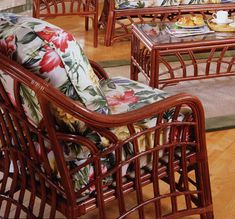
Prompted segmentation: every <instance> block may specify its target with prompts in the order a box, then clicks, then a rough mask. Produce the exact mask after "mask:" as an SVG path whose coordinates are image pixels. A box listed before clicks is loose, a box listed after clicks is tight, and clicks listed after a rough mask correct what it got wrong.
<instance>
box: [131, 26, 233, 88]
mask: <svg viewBox="0 0 235 219" xmlns="http://www.w3.org/2000/svg"><path fill="white" fill-rule="evenodd" d="M167 24H168V23H161V24H155V25H152V24H151V25H149V24H137V25H136V24H134V25H133V29H132V30H133V32H132V33H133V34H132V41H131V79H133V80H138V76H139V74H140V73H142V74H143V75H144V76H145V77H146V78H147V79H148V80H149V85H150V86H152V87H156V88H163V87H165V86H167V85H172V84H176V83H178V82H181V81H187V80H198V79H208V78H214V77H224V76H232V75H235V50H234V49H235V33H233V32H229V33H228V32H226V33H225V32H213V33H207V34H201V35H195V36H187V37H175V36H172V35H171V34H169V32H168V31H167V29H166V25H167Z"/></svg>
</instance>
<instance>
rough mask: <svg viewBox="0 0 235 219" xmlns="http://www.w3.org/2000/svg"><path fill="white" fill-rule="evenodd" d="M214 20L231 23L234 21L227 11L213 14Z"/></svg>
mask: <svg viewBox="0 0 235 219" xmlns="http://www.w3.org/2000/svg"><path fill="white" fill-rule="evenodd" d="M212 18H213V19H212V20H211V21H212V22H213V23H216V24H229V23H232V22H233V20H232V19H230V18H229V17H228V12H227V11H217V12H216V13H214V14H212Z"/></svg>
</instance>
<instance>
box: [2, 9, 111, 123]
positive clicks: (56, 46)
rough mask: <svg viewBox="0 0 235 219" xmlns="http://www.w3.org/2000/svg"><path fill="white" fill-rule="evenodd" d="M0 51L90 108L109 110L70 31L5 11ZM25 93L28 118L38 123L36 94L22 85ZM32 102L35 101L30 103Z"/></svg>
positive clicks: (104, 111) (102, 110)
mask: <svg viewBox="0 0 235 219" xmlns="http://www.w3.org/2000/svg"><path fill="white" fill-rule="evenodd" d="M0 52H1V53H2V54H4V55H6V56H8V57H9V58H11V59H13V60H14V61H16V62H18V63H19V64H21V65H23V66H24V67H25V68H27V69H29V70H30V71H31V72H34V73H35V74H37V75H38V76H39V77H41V78H43V79H45V80H47V81H48V82H49V83H50V84H51V85H53V86H54V87H56V88H57V89H59V90H60V91H61V92H63V93H64V94H65V95H66V96H69V97H70V98H72V99H73V100H75V101H78V102H80V103H82V104H83V105H84V106H86V107H87V108H89V109H91V110H94V111H97V112H101V113H107V112H108V109H107V103H106V99H105V97H104V95H103V94H102V91H101V89H100V87H99V82H98V81H99V80H98V78H97V76H96V75H95V73H94V72H93V70H92V68H91V66H90V64H89V61H88V59H87V58H86V56H85V55H84V52H83V50H82V49H81V47H80V45H79V44H78V43H77V42H76V40H75V39H74V37H73V36H72V35H71V34H69V33H67V32H65V31H64V30H62V29H60V28H59V27H56V26H54V25H52V24H49V23H47V22H45V21H42V20H39V19H35V18H32V17H27V16H20V15H15V14H10V13H2V14H0ZM3 77H4V75H3ZM6 81H7V80H3V83H4V82H5V86H7V87H9V88H8V90H9V93H10V94H13V93H11V92H12V89H11V87H12V85H10V83H11V82H9V83H7V82H6ZM13 96H14V95H12V98H13ZM22 96H23V98H24V100H25V102H26V104H25V110H26V111H27V114H28V116H29V118H30V119H31V120H32V121H33V122H34V123H36V124H37V123H38V122H39V120H40V118H41V112H40V109H38V108H37V107H38V104H37V100H36V99H35V94H34V93H33V92H32V91H30V90H29V89H27V88H23V90H22ZM32 102H35V104H29V103H32ZM35 114H36V115H35Z"/></svg>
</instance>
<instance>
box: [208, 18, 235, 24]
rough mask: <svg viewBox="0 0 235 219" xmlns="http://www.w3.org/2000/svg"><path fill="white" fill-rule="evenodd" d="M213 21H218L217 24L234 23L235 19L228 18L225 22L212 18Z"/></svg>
mask: <svg viewBox="0 0 235 219" xmlns="http://www.w3.org/2000/svg"><path fill="white" fill-rule="evenodd" d="M211 21H212V22H213V23H216V24H229V23H232V22H233V20H232V19H227V20H226V21H224V22H219V21H217V19H215V18H214V19H212V20H211Z"/></svg>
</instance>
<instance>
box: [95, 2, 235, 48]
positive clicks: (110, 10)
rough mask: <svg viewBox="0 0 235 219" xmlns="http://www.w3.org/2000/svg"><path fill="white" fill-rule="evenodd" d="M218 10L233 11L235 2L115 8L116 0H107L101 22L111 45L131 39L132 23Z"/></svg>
mask: <svg viewBox="0 0 235 219" xmlns="http://www.w3.org/2000/svg"><path fill="white" fill-rule="evenodd" d="M217 10H227V11H229V12H230V13H233V12H234V10H235V3H228V4H202V5H180V6H168V7H161V6H160V7H154V8H135V9H115V1H113V0H105V2H104V7H103V11H102V14H101V17H100V22H99V24H100V26H102V27H103V28H104V30H105V38H104V44H105V45H106V46H111V45H112V44H113V43H114V42H115V41H117V40H127V39H128V40H130V38H131V25H132V24H140V23H156V22H161V21H175V20H177V19H178V18H179V16H181V15H182V14H188V13H191V14H202V15H203V16H204V17H206V16H207V15H211V14H212V13H213V12H215V11H217Z"/></svg>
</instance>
